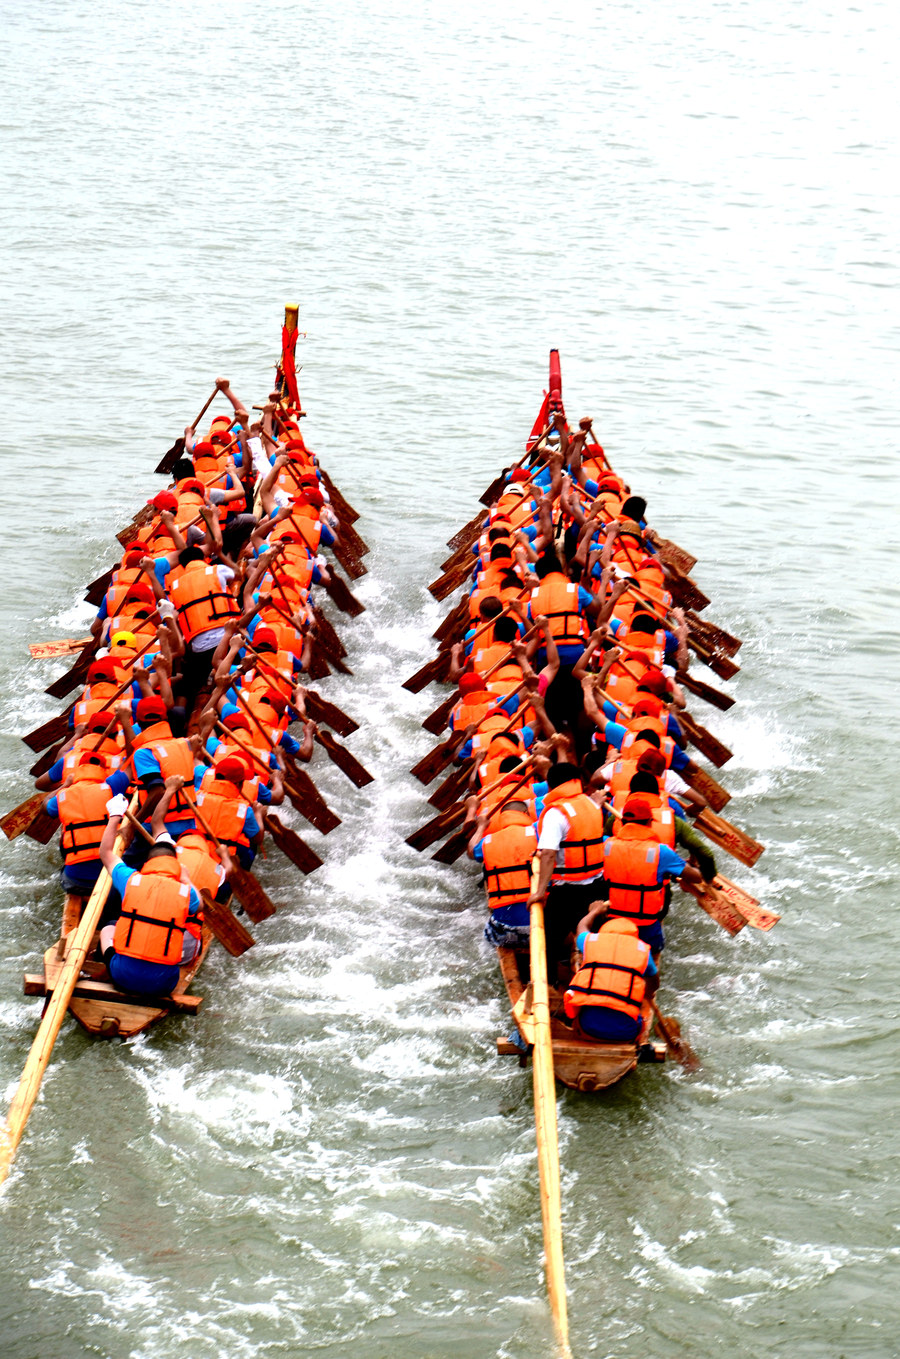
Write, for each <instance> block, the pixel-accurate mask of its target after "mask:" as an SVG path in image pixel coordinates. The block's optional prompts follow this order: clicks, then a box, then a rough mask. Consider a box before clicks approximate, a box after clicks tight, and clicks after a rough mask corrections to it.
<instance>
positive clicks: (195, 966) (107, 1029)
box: [24, 895, 213, 1038]
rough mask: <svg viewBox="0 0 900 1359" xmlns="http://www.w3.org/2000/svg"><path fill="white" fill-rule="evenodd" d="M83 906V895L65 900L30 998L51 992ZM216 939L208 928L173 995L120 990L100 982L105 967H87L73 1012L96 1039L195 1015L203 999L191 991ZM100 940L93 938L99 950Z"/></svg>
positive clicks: (30, 982)
mask: <svg viewBox="0 0 900 1359" xmlns="http://www.w3.org/2000/svg"><path fill="white" fill-rule="evenodd" d="M83 907H84V902H83V900H82V899H81V897H76V896H71V895H70V896H67V897H66V902H65V906H64V908H63V923H62V930H61V932H60V937H59V939H58V940H57V942H56V943H55V944H51V946H50V948H48V949H47V951H46V952H45V954H44V970H43V973H36V974H35V973H30V974H26V976H25V987H24V989H25V994H26V995H29V996H40V995H47V996H49V995H50V994H51V992H52V991H53V989H54V987H55V985H56V980H57V978H58V976H59V974H60V973H61V971H62V968H63V964H64V963H65V959H66V950H67V941H68V938H69V936H70V935H71V934H72V932H73V931H74V930H75V928H76V926H77V925H78V921H79V920H80V919H81V913H82V909H83ZM212 940H213V935H212V932H211V931H210V930H209V929H208V928H207V927H206V926H204V927H203V938H202V940H201V946H200V952H199V953H198V954H197V956H196V958H194V959H192V961H191V962H190V963H188V964H186V965H185V966H184V967H182V968H181V976H180V977H179V980H178V984H177V986H176V987H175V989H174V991H173V992H172V994H171V996H159V997H156V996H153V997H150V996H139V995H134V994H131V993H128V992H124V991H120V990H119V988H118V987H117V986H114V985H113V984H112V982H110V981H109V979H108V978H107V979H106V980H103V979H102V977H103V975H104V974H105V969H102V968H101V967H100V966H99V965H98V964H91V963H88V964H86V965H85V968H84V969H83V971H82V974H81V977H80V978H79V981H78V984H77V985H76V987H75V991H74V994H73V996H72V1000H71V1001H70V1003H69V1013H70V1014H72V1015H74V1017H75V1018H76V1019H77V1020H78V1023H79V1024H80V1025H81V1027H82V1028H83V1029H85V1030H86V1031H87V1032H88V1033H89V1034H91V1035H92V1036H93V1037H95V1038H133V1037H134V1035H135V1034H138V1033H142V1032H143V1031H144V1029H148V1028H149V1027H150V1025H151V1024H155V1023H156V1021H157V1020H159V1019H164V1018H165V1017H166V1016H167V1015H170V1014H172V1013H173V1012H176V1011H177V1012H180V1013H182V1014H196V1013H197V1011H198V1010H199V1008H200V1006H201V1004H202V1003H203V998H202V996H192V995H188V994H187V988H188V987H189V986H190V984H191V982H192V981H193V980H194V978H195V977H196V975H197V973H198V972H199V971H200V968H201V967H202V966H203V960H204V959H205V957H206V955H207V953H208V952H209V946H210V944H211V943H212ZM96 942H97V941H96V936H95V940H94V943H95V946H96ZM98 973H99V974H101V975H99V976H98V975H97V974H98Z"/></svg>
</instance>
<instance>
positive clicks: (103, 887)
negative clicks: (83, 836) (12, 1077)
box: [0, 793, 137, 1184]
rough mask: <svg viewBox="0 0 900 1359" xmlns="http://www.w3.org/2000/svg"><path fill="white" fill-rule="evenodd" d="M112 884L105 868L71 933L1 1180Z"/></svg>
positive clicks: (3, 1156)
mask: <svg viewBox="0 0 900 1359" xmlns="http://www.w3.org/2000/svg"><path fill="white" fill-rule="evenodd" d="M136 806H137V794H136V793H135V795H134V797H133V798H132V799H131V804H130V810H131V811H134V809H135V807H136ZM123 846H124V837H123V835H122V833H121V831H120V833H119V835H118V836H117V837H116V841H115V847H114V851H113V852H114V853H115V854H117V855H120V854H121V853H122V849H123ZM110 886H111V880H110V876H109V873H108V872H107V871H106V869H105V868H104V869H102V870H101V873H100V876H99V877H98V879H97V881H96V883H95V884H94V888H93V890H92V892H91V895H90V897H89V898H88V901H87V904H86V905H85V908H84V912H83V914H82V917H81V921H80V922H79V924H78V926H77V928H76V929H75V930H74V931H73V932H72V934H70V935H69V936H68V941H67V942H68V947H67V950H66V958H65V962H64V963H63V966H62V969H61V971H60V973H59V976H58V977H57V980H56V984H55V986H54V988H53V996H52V997H51V999H50V1001H49V1002H48V1003H47V1006H46V1008H45V1009H44V1014H43V1017H42V1019H41V1022H40V1025H39V1027H38V1031H37V1033H36V1034H35V1037H34V1042H33V1043H32V1045H31V1051H30V1052H29V1054H28V1059H27V1061H26V1063H25V1067H24V1070H23V1071H22V1075H21V1077H20V1079H19V1085H18V1088H17V1090H16V1093H15V1095H14V1096H13V1100H12V1104H11V1105H10V1109H9V1113H8V1114H7V1116H6V1123H5V1125H4V1126H3V1128H2V1129H0V1184H2V1183H3V1182H4V1180H5V1179H6V1177H7V1175H8V1174H9V1170H10V1166H11V1165H12V1162H13V1157H14V1156H15V1154H16V1148H17V1147H18V1145H19V1143H20V1141H21V1140H22V1134H23V1133H24V1131H25V1126H26V1124H27V1122H28V1116H29V1114H30V1113H31V1110H32V1108H33V1107H34V1102H35V1100H36V1099H37V1097H38V1092H39V1090H40V1088H41V1078H42V1077H43V1074H44V1071H45V1070H46V1067H47V1063H48V1062H49V1061H50V1055H51V1053H52V1051H53V1045H54V1043H55V1042H56V1037H57V1034H58V1033H59V1031H60V1028H61V1027H62V1022H63V1020H64V1019H65V1016H66V1011H67V1009H68V1008H69V1001H70V1000H71V999H72V992H73V991H74V990H75V984H76V982H77V981H78V974H79V973H80V971H81V968H82V965H83V963H84V960H85V958H86V957H87V952H88V949H89V948H90V947H91V945H92V943H93V940H94V931H95V930H96V928H97V925H98V924H99V922H100V917H101V915H102V914H103V907H104V906H105V905H106V898H107V896H108V895H109V889H110Z"/></svg>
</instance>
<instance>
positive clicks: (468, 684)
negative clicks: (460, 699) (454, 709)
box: [459, 670, 484, 694]
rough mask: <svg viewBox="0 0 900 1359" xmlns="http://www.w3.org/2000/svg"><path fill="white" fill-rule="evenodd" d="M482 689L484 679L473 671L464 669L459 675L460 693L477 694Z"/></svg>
mask: <svg viewBox="0 0 900 1359" xmlns="http://www.w3.org/2000/svg"><path fill="white" fill-rule="evenodd" d="M483 689H484V680H483V679H482V678H481V676H480V675H476V674H475V672H474V671H471V670H469V671H466V673H465V674H464V675H460V677H459V692H460V693H461V694H478V693H481V692H482V690H483Z"/></svg>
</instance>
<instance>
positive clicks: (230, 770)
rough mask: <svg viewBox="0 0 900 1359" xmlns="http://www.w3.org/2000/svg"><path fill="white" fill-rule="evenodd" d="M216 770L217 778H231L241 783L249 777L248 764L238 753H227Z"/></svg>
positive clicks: (233, 781) (234, 781) (232, 780)
mask: <svg viewBox="0 0 900 1359" xmlns="http://www.w3.org/2000/svg"><path fill="white" fill-rule="evenodd" d="M214 772H215V776H216V778H217V779H229V780H230V781H231V782H232V783H238V784H241V783H243V782H244V779H245V778H246V777H247V766H246V765H245V764H244V761H243V760H239V759H238V757H237V756H236V755H226V756H225V758H224V759H223V760H220V761H219V763H218V764H217V765H216V766H215V767H214Z"/></svg>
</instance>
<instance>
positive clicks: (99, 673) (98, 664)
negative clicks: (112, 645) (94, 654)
mask: <svg viewBox="0 0 900 1359" xmlns="http://www.w3.org/2000/svg"><path fill="white" fill-rule="evenodd" d="M118 674H119V670H118V667H117V665H116V663H115V661H114V660H113V658H112V657H111V656H104V657H102V658H101V659H100V660H99V661H91V664H90V666H89V667H88V672H87V677H88V684H93V683H94V682H95V681H96V680H114V679H116V678H118Z"/></svg>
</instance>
